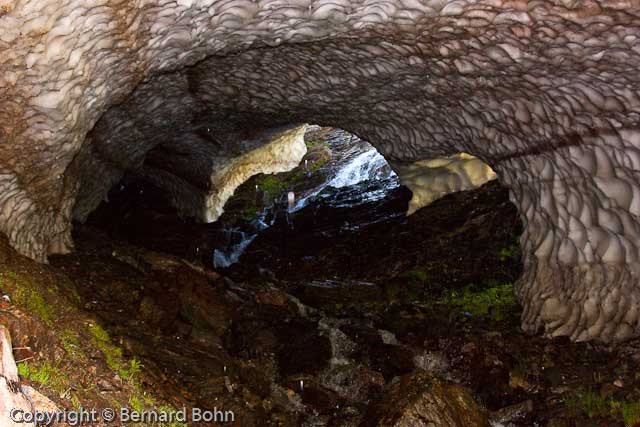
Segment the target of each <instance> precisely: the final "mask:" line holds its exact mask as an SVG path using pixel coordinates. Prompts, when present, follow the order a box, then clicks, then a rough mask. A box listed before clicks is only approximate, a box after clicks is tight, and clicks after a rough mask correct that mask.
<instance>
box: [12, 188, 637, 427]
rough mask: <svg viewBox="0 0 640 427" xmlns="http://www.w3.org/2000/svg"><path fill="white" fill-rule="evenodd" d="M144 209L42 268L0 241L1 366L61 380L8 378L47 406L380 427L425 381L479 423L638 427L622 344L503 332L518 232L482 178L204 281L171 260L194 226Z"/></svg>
mask: <svg viewBox="0 0 640 427" xmlns="http://www.w3.org/2000/svg"><path fill="white" fill-rule="evenodd" d="M251 185H253V184H252V183H248V184H247V187H246V188H249V189H250V188H251V187H250V186H251ZM145 191H147V194H152V190H151V189H148V188H145ZM244 191H245V195H246V192H248V191H249V190H247V189H245V190H244ZM242 194H243V190H241V191H240V197H243V195H242ZM156 196H157V195H154V196H153V197H150V198H147V199H146V200H147V201H146V202H145V203H147V204H146V205H145V207H146V208H147V211H146V212H145V218H146V225H145V227H140V228H139V233H134V231H133V230H134V229H135V228H132V224H136V223H138V219H139V218H141V216H135V215H140V214H139V213H138V214H134V213H132V212H136V210H137V209H138V208H139V206H140V203H141V201H140V200H137V201H136V200H131V199H130V198H127V197H124V196H123V200H112V202H111V204H112V205H113V206H111V207H110V208H109V210H108V211H104V210H103V211H99V212H98V213H97V214H96V216H95V217H94V219H93V220H92V222H91V223H90V225H87V226H81V225H78V226H77V227H76V232H75V236H74V238H75V241H76V244H77V250H76V251H75V252H74V253H72V254H69V255H64V256H56V257H52V259H51V264H50V265H39V264H36V263H33V262H32V261H30V260H28V259H25V258H23V257H21V256H19V255H17V254H16V253H15V252H14V251H13V250H12V249H10V248H9V247H8V244H7V242H6V239H0V271H1V272H2V285H1V290H2V292H3V294H6V295H7V296H8V297H9V300H10V301H6V300H2V302H0V322H2V323H3V324H5V325H7V326H8V327H9V329H10V332H11V334H12V336H13V339H14V347H16V351H15V355H16V359H17V360H22V361H23V362H22V364H26V365H28V366H30V367H31V368H32V370H36V369H38V368H41V367H43V366H45V367H46V366H49V365H51V366H54V367H55V370H52V371H51V372H53V373H59V374H61V375H62V376H64V378H58V379H57V380H55V381H54V379H55V378H53V377H55V376H54V375H50V376H49V378H43V377H42V376H34V375H30V376H25V375H23V376H22V378H23V381H24V382H25V383H30V384H32V385H33V386H34V387H35V388H37V389H38V390H40V391H41V392H43V393H44V394H45V395H47V396H48V397H49V398H51V399H52V400H54V401H55V402H56V403H57V404H58V405H59V406H61V407H66V408H71V407H74V406H79V405H82V406H83V407H85V408H91V407H96V408H104V407H113V406H114V405H126V406H139V407H140V406H141V407H144V408H147V409H150V408H159V407H161V406H165V407H166V406H167V405H170V406H171V407H172V408H174V409H177V408H181V407H183V406H186V407H188V408H192V407H198V408H203V409H214V408H219V409H220V408H223V409H225V410H229V411H233V413H234V415H235V421H234V422H232V423H229V424H231V425H242V426H266V425H273V426H304V425H309V426H311V425H327V426H357V425H392V424H385V423H391V421H383V420H386V419H390V418H389V417H388V416H387V415H389V411H385V410H384V408H385V405H388V404H389V401H390V399H391V400H393V401H395V400H397V399H396V398H393V396H394V393H396V394H397V393H398V387H399V386H398V384H399V383H402V382H403V381H410V380H409V379H408V378H418V379H420V378H423V377H424V376H425V375H427V374H428V376H435V377H437V378H439V380H438V381H440V380H442V381H448V382H450V383H457V384H459V385H461V386H462V387H465V390H468V391H464V393H470V396H472V397H473V399H475V401H476V403H477V404H478V405H479V408H480V409H479V410H480V411H482V413H483V414H485V415H486V416H488V417H489V418H490V419H492V420H494V421H495V422H498V421H500V423H501V424H494V425H505V426H507V425H511V426H529V427H530V426H534V425H539V426H553V427H572V426H581V427H583V426H625V427H632V426H634V425H637V423H638V420H640V403H639V402H640V378H638V377H637V374H636V372H637V371H638V360H639V356H640V352H638V345H639V344H640V343H639V342H638V341H633V342H629V343H626V344H625V345H623V346H620V347H618V348H606V347H604V346H601V345H598V344H589V343H571V342H569V341H567V340H565V339H554V340H550V339H546V338H542V337H539V336H529V335H525V334H523V333H522V332H521V331H520V329H519V327H518V324H519V321H518V319H519V315H520V309H519V307H518V305H517V304H516V303H515V302H514V301H513V298H512V295H511V294H510V293H509V289H510V286H511V284H512V283H513V282H515V281H516V280H517V277H518V276H519V274H520V271H521V265H520V260H519V252H518V249H517V246H518V245H517V239H518V235H519V233H520V231H521V230H520V223H519V220H518V217H517V213H516V210H515V208H514V207H513V206H512V205H511V204H510V203H509V201H508V194H507V191H506V190H505V189H503V188H501V187H500V186H499V185H498V183H496V182H494V183H490V184H488V185H485V186H484V187H482V188H480V189H478V190H475V191H470V192H463V193H458V194H454V195H450V196H447V197H445V198H443V199H441V200H439V201H437V202H435V203H434V204H432V205H431V206H429V207H427V208H424V209H422V210H421V211H419V212H417V213H416V214H415V215H413V216H410V217H408V218H407V217H404V216H403V215H402V212H403V209H405V208H406V203H407V202H408V197H409V195H408V193H407V192H406V190H404V189H398V190H396V191H394V192H393V193H392V194H390V195H389V196H388V197H387V198H386V199H384V200H382V201H379V202H376V203H375V204H371V205H364V206H362V207H359V208H357V209H340V208H328V207H326V206H310V207H308V208H306V209H304V210H302V211H300V212H298V213H296V214H294V215H292V216H291V219H292V223H293V227H291V226H290V225H288V224H287V223H285V222H283V221H280V222H276V224H275V225H274V226H273V227H271V228H270V229H268V230H267V231H266V232H265V233H263V234H262V235H261V236H260V237H258V238H257V239H256V241H254V243H253V244H252V245H251V246H250V248H249V251H248V252H247V254H246V255H245V256H244V257H243V258H242V259H241V263H240V264H238V265H236V266H233V267H232V268H230V269H226V270H220V271H218V272H214V271H212V270H210V269H206V268H203V267H205V265H204V264H202V263H204V262H208V261H210V258H209V257H207V256H195V255H194V256H192V257H189V256H186V255H185V254H187V253H192V254H199V252H200V251H204V250H205V249H203V248H207V249H206V250H210V246H211V245H213V244H214V243H212V241H211V240H208V239H210V238H211V233H210V230H209V229H206V228H203V227H202V226H199V225H198V224H195V223H191V222H189V221H183V220H179V219H177V218H176V217H175V216H174V215H173V214H172V212H171V209H169V208H167V207H166V206H164V205H163V204H162V202H161V198H160V197H159V196H157V197H156ZM246 197H248V196H246ZM149 200H153V202H152V203H151V202H149ZM241 208H242V204H240V205H239V206H238V208H237V209H241ZM116 213H117V215H119V216H113V215H114V214H116ZM127 215H130V216H127ZM131 215H133V216H131ZM236 215H239V213H238V211H237V210H236ZM127 218H129V219H131V218H137V219H135V221H129V222H127V221H128V220H127ZM367 223H369V225H366V226H360V227H354V225H355V224H367ZM346 224H348V226H347V225H346ZM124 235H126V236H128V237H129V241H124V240H123V236H124ZM283 242H284V243H283ZM145 245H146V247H144V246H145ZM167 248H170V249H171V250H164V251H163V249H167ZM194 248H201V249H199V250H197V251H194ZM167 252H174V253H175V254H178V255H181V256H180V257H178V256H175V255H170V254H168V253H167ZM199 255H201V254H199ZM185 258H187V260H185ZM21 289H22V291H21ZM24 289H28V290H29V291H28V292H25V291H24ZM38 295H39V297H38ZM95 325H100V328H101V329H103V330H104V332H106V334H107V338H106V341H102V340H101V339H100V338H99V337H100V336H101V335H100V333H99V331H100V329H96V328H95ZM69 336H72V337H74V338H73V339H70V338H69ZM97 337H98V338H97ZM105 342H106V343H107V344H105ZM114 358H115V359H116V361H115V362H114V360H113V359H114ZM132 360H136V361H138V362H139V363H140V366H139V367H138V369H132V368H131V363H132V362H131V361H132ZM22 372H23V373H24V370H23V371H22ZM132 372H133V374H132ZM129 374H132V375H131V376H130V377H129ZM411 381H413V380H411ZM415 381H418V385H417V386H420V384H422V386H424V385H425V382H424V381H422V380H415ZM421 381H422V382H421ZM417 386H416V387H417ZM400 398H401V397H400ZM400 398H398V399H400ZM394 399H395V400H394ZM418 404H419V402H418ZM423 404H424V402H423ZM398 407H399V408H405V407H406V408H409V407H412V408H415V407H416V406H415V405H414V402H413V401H412V402H411V404H408V403H407V402H400V401H399V402H398ZM401 412H402V411H401ZM396 415H397V416H395V415H394V417H395V418H394V419H407V418H406V417H404V416H405V415H407V414H406V413H400V414H396ZM483 416H484V415H483ZM385 417H386V418H385ZM403 417H404V418H403ZM203 425H211V423H208V424H207V423H204V424H203Z"/></svg>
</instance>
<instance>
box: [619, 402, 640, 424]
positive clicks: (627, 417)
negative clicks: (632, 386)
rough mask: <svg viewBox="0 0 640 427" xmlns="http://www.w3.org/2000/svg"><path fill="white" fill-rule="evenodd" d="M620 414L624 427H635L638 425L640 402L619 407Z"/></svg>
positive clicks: (639, 420)
mask: <svg viewBox="0 0 640 427" xmlns="http://www.w3.org/2000/svg"><path fill="white" fill-rule="evenodd" d="M620 413H621V415H622V421H623V422H624V427H636V426H637V425H638V424H640V400H636V401H635V402H625V403H623V404H622V405H621V409H620Z"/></svg>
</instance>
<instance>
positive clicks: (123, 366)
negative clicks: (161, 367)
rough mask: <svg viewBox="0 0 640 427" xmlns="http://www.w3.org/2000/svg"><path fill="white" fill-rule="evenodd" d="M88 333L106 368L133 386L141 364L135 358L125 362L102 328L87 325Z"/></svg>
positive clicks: (120, 352)
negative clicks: (101, 355) (102, 356)
mask: <svg viewBox="0 0 640 427" xmlns="http://www.w3.org/2000/svg"><path fill="white" fill-rule="evenodd" d="M89 332H90V333H91V335H92V336H93V343H94V345H95V346H96V347H97V348H98V350H100V352H101V353H102V354H103V355H104V358H105V360H106V362H107V366H109V369H111V370H112V371H113V372H115V373H116V374H118V375H119V376H120V378H122V379H123V380H126V381H129V382H130V383H132V384H134V383H135V380H136V377H137V375H138V374H139V373H140V372H141V371H142V366H143V365H142V363H141V362H140V361H139V360H138V359H136V358H135V357H134V358H133V359H131V360H129V362H126V361H125V359H124V357H123V356H122V349H121V348H120V347H118V346H116V345H114V344H113V343H112V342H111V338H110V337H109V334H108V333H107V331H105V330H104V328H102V326H100V325H97V324H92V325H89Z"/></svg>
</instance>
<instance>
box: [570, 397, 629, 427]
mask: <svg viewBox="0 0 640 427" xmlns="http://www.w3.org/2000/svg"><path fill="white" fill-rule="evenodd" d="M564 404H565V407H566V408H567V411H568V412H569V414H570V415H571V416H573V417H578V416H582V415H584V416H587V417H588V418H611V417H613V418H618V419H621V420H622V422H623V423H624V426H625V427H637V426H638V425H639V424H640V400H635V401H630V402H626V401H619V400H616V399H613V398H611V397H606V396H604V395H602V394H601V393H596V392H594V391H586V392H579V393H576V394H574V395H571V396H568V397H566V398H565V399H564Z"/></svg>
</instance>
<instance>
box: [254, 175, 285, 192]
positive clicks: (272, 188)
mask: <svg viewBox="0 0 640 427" xmlns="http://www.w3.org/2000/svg"><path fill="white" fill-rule="evenodd" d="M259 185H260V189H261V190H262V191H264V192H265V193H266V194H267V195H268V196H269V197H275V196H277V195H278V193H280V192H281V191H282V189H283V188H284V183H283V182H282V181H281V180H280V179H278V178H277V177H275V176H274V175H265V176H264V177H263V178H262V180H261V181H260V184H259Z"/></svg>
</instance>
